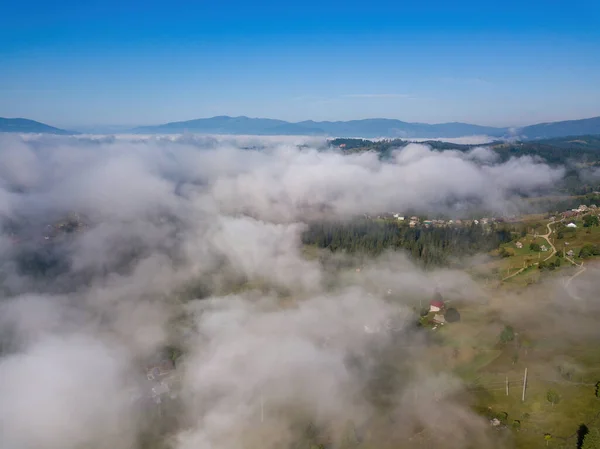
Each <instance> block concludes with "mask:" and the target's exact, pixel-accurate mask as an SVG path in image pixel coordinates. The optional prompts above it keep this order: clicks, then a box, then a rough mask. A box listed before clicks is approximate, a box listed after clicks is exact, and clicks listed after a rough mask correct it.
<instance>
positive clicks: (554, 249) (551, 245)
mask: <svg viewBox="0 0 600 449" xmlns="http://www.w3.org/2000/svg"><path fill="white" fill-rule="evenodd" d="M554 223H556V222H555V221H554V220H553V221H551V222H549V223H548V224H546V228H547V229H548V233H547V234H544V235H540V236H539V237H541V238H543V239H544V240H546V241H547V242H548V245H550V248H552V252H551V253H550V255H549V256H548V257H546V258H545V259H544V260H543V261H542V262H545V261H547V260H548V259H550V258H551V257H552V256H554V255H555V254H556V247H555V246H554V245H553V244H552V242H551V241H550V235H551V234H552V228H551V227H550V225H553V224H554ZM539 264H540V263H539V262H536V263H534V264H533V265H539ZM527 268H529V267H523V268H521V269H519V271H516V272H515V273H513V274H511V275H509V276H506V277H505V278H503V279H502V281H506V280H507V279H510V278H511V277H513V276H516V275H517V274H519V273H521V272H522V271H523V270H525V269H527Z"/></svg>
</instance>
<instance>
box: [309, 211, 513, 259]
mask: <svg viewBox="0 0 600 449" xmlns="http://www.w3.org/2000/svg"><path fill="white" fill-rule="evenodd" d="M302 240H303V243H304V244H306V245H316V246H317V247H319V248H327V249H329V250H331V251H347V252H350V253H366V254H370V255H377V254H380V253H381V252H383V251H384V250H386V249H391V250H404V251H406V252H407V253H408V254H409V255H410V256H411V257H412V258H414V259H416V260H419V261H420V262H421V263H422V264H423V265H425V266H430V265H443V264H446V263H448V261H449V260H450V259H451V258H453V257H461V256H469V255H473V254H475V253H478V252H482V251H490V250H492V249H494V248H497V247H498V246H499V245H500V244H501V243H504V242H508V241H510V240H511V232H510V230H509V229H508V228H506V227H496V226H490V227H487V228H485V227H482V226H478V225H472V226H468V227H456V228H453V227H443V228H410V227H407V226H399V225H398V224H397V223H395V222H391V221H374V220H367V219H363V220H356V221H352V222H348V223H340V222H322V223H313V224H311V225H310V226H309V228H308V229H307V230H306V231H305V233H304V234H303V238H302Z"/></svg>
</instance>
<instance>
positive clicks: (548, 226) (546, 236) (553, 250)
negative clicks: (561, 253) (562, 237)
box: [540, 220, 556, 262]
mask: <svg viewBox="0 0 600 449" xmlns="http://www.w3.org/2000/svg"><path fill="white" fill-rule="evenodd" d="M553 224H554V220H552V221H551V222H550V223H548V224H547V225H546V227H547V228H548V233H547V234H544V235H540V237H541V238H543V239H544V240H546V241H547V242H548V245H550V248H552V253H550V255H549V256H548V257H546V258H545V259H544V262H545V261H547V260H548V259H550V258H551V257H552V256H554V255H555V254H556V247H555V246H554V245H553V244H552V242H551V241H550V234H552V228H551V227H550V225H553Z"/></svg>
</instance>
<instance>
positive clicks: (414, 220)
mask: <svg viewBox="0 0 600 449" xmlns="http://www.w3.org/2000/svg"><path fill="white" fill-rule="evenodd" d="M365 217H366V218H372V217H371V216H369V215H365ZM377 218H379V219H387V220H397V221H400V222H402V223H408V226H410V227H411V228H415V227H417V226H423V227H425V228H431V227H434V228H443V227H447V226H471V225H487V224H490V223H495V222H501V221H503V219H501V218H488V217H484V218H480V219H474V220H460V219H457V220H440V219H434V220H429V219H425V220H421V218H419V217H417V216H416V215H413V216H411V217H408V216H404V215H402V214H399V213H386V214H381V215H377Z"/></svg>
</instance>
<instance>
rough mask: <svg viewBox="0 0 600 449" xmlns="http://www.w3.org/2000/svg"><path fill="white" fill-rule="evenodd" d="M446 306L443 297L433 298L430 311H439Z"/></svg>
mask: <svg viewBox="0 0 600 449" xmlns="http://www.w3.org/2000/svg"><path fill="white" fill-rule="evenodd" d="M443 308H444V301H442V300H441V299H432V300H431V302H430V303H429V311H430V312H434V313H436V312H439V311H441V310H442V309H443Z"/></svg>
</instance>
